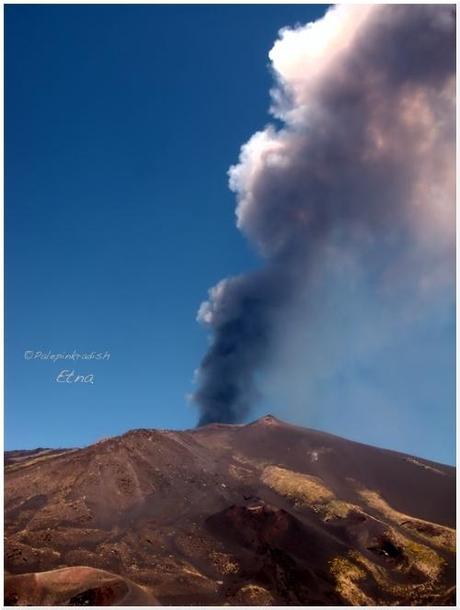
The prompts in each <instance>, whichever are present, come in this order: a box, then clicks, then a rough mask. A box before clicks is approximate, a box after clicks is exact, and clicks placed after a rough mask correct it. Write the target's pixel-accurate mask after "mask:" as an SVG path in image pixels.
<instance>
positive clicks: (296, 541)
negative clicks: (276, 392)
mask: <svg viewBox="0 0 460 610" xmlns="http://www.w3.org/2000/svg"><path fill="white" fill-rule="evenodd" d="M5 511H6V512H5V529H6V532H5V533H6V543H5V554H6V558H5V561H6V564H5V565H6V572H7V576H6V583H5V591H6V603H7V604H8V605H16V604H17V605H26V604H35V605H39V604H59V605H65V604H68V605H91V604H97V605H104V604H105V605H110V604H119V605H123V604H126V605H132V604H135V605H155V604H163V605H168V604H169V605H171V604H176V605H189V604H190V605H192V604H193V605H195V604H205V605H211V604H219V605H220V604H227V605H251V604H255V605H272V604H273V605H275V604H276V605H340V604H345V605H349V604H353V605H374V604H382V603H385V604H390V605H396V604H398V605H399V604H404V605H431V604H432V605H453V604H454V603H455V596H454V583H455V530H454V529H453V528H454V527H455V469H454V468H452V467H448V466H443V465H440V464H436V463H433V462H429V461H427V460H423V459H419V458H414V457H411V456H408V455H404V454H401V453H395V452H392V451H386V450H383V449H377V448H374V447H369V446H366V445H362V444H359V443H354V442H351V441H347V440H344V439H341V438H338V437H335V436H332V435H329V434H326V433H322V432H317V431H314V430H309V429H305V428H300V427H296V426H292V425H289V424H286V423H283V422H281V421H279V420H277V419H275V418H273V417H271V416H267V417H265V418H262V419H260V420H258V421H256V422H254V423H252V424H248V425H245V426H232V425H218V424H213V425H209V426H205V427H203V428H198V429H195V430H187V431H183V432H177V431H163V430H161V431H160V430H133V431H131V432H128V433H127V434H124V435H122V436H120V437H114V438H110V439H106V440H104V441H100V442H99V443H96V444H95V445H92V446H90V447H87V448H84V449H74V450H68V451H63V450H60V451H54V452H53V451H51V450H40V451H39V452H36V453H33V452H32V453H29V454H27V453H22V454H18V453H16V455H11V454H7V466H6V479H5Z"/></svg>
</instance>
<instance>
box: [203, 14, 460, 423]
mask: <svg viewBox="0 0 460 610" xmlns="http://www.w3.org/2000/svg"><path fill="white" fill-rule="evenodd" d="M269 58H270V60H271V67H272V70H273V74H274V78H275V86H274V88H273V90H272V92H271V94H272V108H271V112H272V114H273V116H275V117H276V118H277V119H278V120H280V121H281V122H282V126H281V127H280V128H276V127H274V126H273V125H269V126H267V127H266V128H265V129H263V130H262V131H259V132H257V133H255V134H254V135H253V136H252V137H251V138H250V140H249V141H248V142H247V143H246V144H244V145H243V146H242V149H241V153H240V158H239V163H238V164H237V165H235V166H233V167H231V168H230V170H229V178H230V188H231V189H232V190H233V191H234V192H235V193H236V197H237V210H236V216H237V225H238V227H239V229H240V230H241V231H242V232H243V233H244V234H245V235H246V236H247V238H248V239H249V240H250V242H251V243H252V244H254V246H255V247H256V248H257V249H258V251H259V253H260V255H261V257H262V258H263V259H264V266H263V267H262V268H261V269H260V270H259V271H255V272H252V273H249V274H246V275H241V276H239V277H234V278H228V279H224V280H222V281H221V282H220V283H219V284H218V285H217V286H216V287H215V288H213V289H211V290H210V294H209V299H208V301H206V302H205V303H203V304H202V306H201V308H200V311H199V314H198V319H199V321H200V322H202V323H203V324H204V325H205V326H207V327H208V328H209V329H210V330H211V344H210V348H209V351H208V353H207V354H206V355H205V357H204V359H203V361H202V363H201V365H200V367H199V369H198V371H197V375H196V381H197V384H198V388H197V390H196V392H195V393H194V396H193V398H194V401H195V402H196V403H197V405H198V407H199V410H200V420H199V425H203V424H207V423H211V422H226V423H232V422H239V421H243V420H244V419H245V418H246V417H247V415H248V414H249V412H250V410H251V408H252V406H253V405H254V404H255V402H256V401H257V399H258V397H259V389H258V380H259V378H260V375H261V374H262V373H263V371H264V370H267V368H269V367H270V366H271V365H273V363H274V362H278V365H277V366H279V362H280V358H279V352H280V345H281V344H283V345H284V348H285V346H286V342H288V343H289V341H290V339H289V334H290V335H291V336H292V333H294V335H295V333H296V331H295V328H296V327H297V328H308V325H309V324H312V323H313V322H314V320H315V316H314V312H315V311H317V310H318V308H319V309H321V304H320V303H318V299H320V298H322V297H320V294H321V289H319V288H318V286H321V285H324V284H326V285H327V283H328V281H333V278H334V277H335V278H337V274H339V275H340V272H341V271H340V270H341V268H342V266H343V265H344V261H347V260H352V261H354V263H353V265H354V268H355V267H358V268H359V269H361V271H360V273H361V275H362V274H363V273H364V274H365V276H366V287H367V288H366V290H371V291H373V294H375V295H377V297H378V298H379V299H380V300H382V299H385V298H386V296H388V295H391V299H390V301H391V303H392V304H393V311H390V312H389V314H388V315H389V316H393V317H394V316H400V315H401V311H402V310H404V315H403V318H404V319H406V318H407V316H408V315H409V317H410V316H411V315H412V316H423V310H424V306H425V305H426V302H427V300H429V299H430V295H437V296H439V294H442V293H443V292H444V291H449V290H451V289H452V286H453V272H454V251H455V9H454V7H453V6H449V5H393V6H391V5H369V6H365V5H361V6H350V5H348V6H345V5H342V6H338V7H334V8H332V9H330V10H329V11H328V12H327V13H326V15H325V16H324V17H323V18H322V19H321V20H319V21H317V22H314V23H310V24H307V25H306V26H303V27H296V28H294V29H292V28H285V29H283V30H281V32H280V34H279V39H278V40H277V41H276V42H275V44H274V46H273V48H272V49H271V51H270V53H269ZM353 265H352V266H351V267H353ZM347 269H348V271H347ZM350 269H351V268H350V267H348V268H347V266H346V265H345V267H344V273H349V274H350V276H349V277H350V281H353V277H354V276H353V271H352V270H350ZM331 270H332V271H331ZM362 270H364V271H362ZM331 278H332V279H331ZM321 282H322V283H321ZM332 290H333V287H332ZM403 300H404V303H405V304H407V303H410V308H409V309H410V314H407V308H406V307H405V306H404V307H403V308H402V309H401V308H400V307H398V306H397V305H396V303H397V302H398V301H403ZM390 301H388V302H390ZM339 309H340V307H339ZM293 312H295V313H293ZM288 318H289V320H288ZM293 319H294V320H295V323H294V324H293V323H292V320H293ZM354 322H355V328H354V332H355V333H356V335H358V336H359V334H360V331H363V328H364V327H365V326H366V325H365V324H364V327H363V328H361V326H360V323H359V320H357V321H356V320H355V321H354ZM376 323H377V324H378V321H376ZM383 326H384V324H383ZM288 329H289V331H288ZM293 329H294V330H293ZM284 330H286V332H284ZM365 330H366V329H365V328H364V331H365ZM283 335H284V336H283ZM280 338H281V339H280ZM316 341H317V343H318V352H319V351H320V349H321V348H320V345H321V335H320V336H319V337H318V336H316ZM284 348H283V349H284ZM284 351H285V352H286V350H285V349H284ZM288 351H289V350H288ZM293 353H295V354H296V355H295V358H296V359H298V358H299V357H301V356H300V354H299V352H298V350H293ZM320 362H321V354H319V355H318V359H317V362H316V363H315V367H313V368H315V369H316V370H317V369H318V368H321V367H320V365H319V364H318V363H320ZM283 365H284V366H285V367H289V362H286V361H284V363H283ZM307 374H308V372H307Z"/></svg>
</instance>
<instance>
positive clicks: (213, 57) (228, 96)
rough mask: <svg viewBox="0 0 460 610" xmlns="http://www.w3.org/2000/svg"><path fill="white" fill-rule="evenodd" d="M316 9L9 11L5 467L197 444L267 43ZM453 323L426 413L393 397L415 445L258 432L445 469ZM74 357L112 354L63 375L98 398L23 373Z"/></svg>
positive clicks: (240, 246)
mask: <svg viewBox="0 0 460 610" xmlns="http://www.w3.org/2000/svg"><path fill="white" fill-rule="evenodd" d="M325 8H326V7H325V6H324V5H323V6H318V7H315V6H311V5H310V6H308V5H306V6H302V5H294V6H282V5H268V6H236V5H235V6H145V5H144V6H142V5H139V6H116V5H112V6H108V5H107V6H103V5H102V6H82V5H80V6H78V5H77V6H71V5H63V6H32V5H30V6H25V5H22V6H21V5H8V6H6V7H5V27H6V40H5V53H6V56H5V147H6V148H5V151H6V161H5V222H6V237H5V247H6V270H5V275H6V302H5V314H6V346H5V355H6V407H5V445H6V448H7V449H13V448H31V447H37V446H53V447H56V446H77V445H85V444H88V443H91V442H93V441H96V440H98V439H99V438H101V437H104V436H108V435H113V434H118V433H122V432H125V431H126V430H127V429H130V428H140V427H154V428H156V427H158V428H184V427H192V426H194V425H195V422H196V419H197V414H196V411H195V410H194V408H193V407H192V406H190V405H189V404H187V401H186V399H185V395H186V394H187V393H189V392H190V391H191V390H192V375H193V371H194V369H195V368H196V367H197V366H198V364H199V361H200V359H201V358H202V356H203V354H204V352H205V350H206V347H207V338H206V333H205V331H204V330H203V329H202V328H200V327H199V325H198V324H197V323H196V321H195V316H196V312H197V309H198V307H199V304H200V302H201V301H202V300H203V299H204V298H205V297H206V294H207V290H208V289H209V287H210V286H212V285H214V284H215V283H216V282H217V281H218V280H220V279H221V278H222V277H224V276H228V275H232V274H237V273H240V272H243V271H246V270H247V269H249V268H251V267H253V266H255V265H257V264H258V261H257V258H256V257H255V256H254V254H253V253H252V252H251V250H250V248H249V246H248V245H247V244H246V242H245V240H244V239H243V237H242V236H241V235H240V233H239V232H238V230H237V229H236V227H235V222H234V207H235V201H234V195H233V194H232V193H231V192H230V191H229V189H228V187H227V175H226V172H227V169H228V167H229V166H230V165H231V164H232V163H234V162H235V161H236V160H237V157H238V151H239V148H240V146H241V144H243V143H244V142H245V141H247V139H248V138H249V137H250V136H251V134H252V133H254V131H256V130H257V129H259V128H261V127H263V126H264V125H265V124H266V123H267V122H268V121H269V120H270V117H269V114H268V107H269V103H270V100H269V89H270V87H271V85H272V79H271V75H270V70H269V67H268V56H267V54H268V51H269V49H270V48H271V46H272V44H273V41H274V40H275V38H276V35H277V32H278V30H279V29H280V28H281V27H283V26H287V25H294V24H295V23H304V22H306V21H311V20H314V19H316V18H317V17H319V16H321V15H322V14H323V13H324V11H325ZM453 319H454V318H453V310H451V311H450V312H449V314H448V316H447V318H446V322H445V323H444V324H443V326H442V328H436V329H435V330H434V331H432V332H431V335H430V333H429V332H428V331H429V330H430V329H429V328H428V330H427V329H425V331H426V332H428V335H429V336H428V338H425V339H423V341H424V343H423V345H425V346H430V345H431V346H434V347H433V354H435V356H433V357H435V358H436V360H437V361H438V362H439V361H441V362H442V363H443V366H442V369H443V370H444V373H443V374H444V377H439V375H438V377H437V378H436V379H435V380H434V381H433V383H432V384H431V385H430V386H429V388H427V389H426V391H424V392H423V399H422V402H423V400H425V402H424V403H423V408H422V409H419V408H418V404H417V405H415V401H419V399H420V397H419V394H420V391H417V392H416V391H414V395H413V397H412V396H407V384H406V386H404V388H402V385H401V382H398V383H395V387H397V388H399V389H401V388H402V390H401V391H402V392H403V393H404V392H405V393H406V395H405V401H403V403H404V405H406V407H405V408H407V421H408V424H407V428H408V429H414V434H413V435H412V436H408V435H407V434H404V435H399V434H398V433H397V431H396V433H395V432H394V431H392V430H391V426H390V427H388V428H385V429H380V428H379V426H377V428H378V430H376V429H375V427H374V428H372V429H370V428H367V429H366V426H365V425H364V426H363V422H362V419H360V417H359V413H355V414H354V415H353V414H352V415H351V417H350V418H349V419H348V420H347V421H345V420H343V418H341V417H340V416H339V414H338V411H337V409H335V410H334V409H332V410H331V414H330V416H329V417H327V416H326V417H322V418H321V419H318V418H316V417H315V416H314V415H312V414H309V413H308V412H305V413H303V414H301V415H299V413H296V414H295V415H293V414H292V412H289V411H287V412H286V413H283V408H282V406H281V405H279V404H276V405H268V404H262V405H260V408H259V410H258V412H257V413H256V414H255V416H257V415H258V414H262V412H264V411H267V410H268V409H269V408H270V410H272V411H275V412H276V414H277V415H278V416H280V417H283V415H284V416H285V418H286V419H291V421H297V422H298V423H301V424H303V425H307V426H308V425H311V426H312V427H319V428H323V429H326V430H330V431H332V432H335V433H337V434H343V435H345V436H348V437H350V438H355V439H357V440H362V441H363V442H372V443H375V444H379V445H382V446H386V447H389V448H395V449H399V450H403V451H407V452H411V453H416V454H419V455H425V456H427V457H431V458H433V459H437V460H439V461H444V462H453V460H454V436H453V435H454V433H453V425H454V370H453V365H452V363H453V353H454V352H453V349H454V343H453ZM426 332H425V334H426ZM422 334H423V333H422ZM433 335H435V337H434V338H433ZM73 349H76V350H77V351H80V352H91V351H97V352H99V351H104V350H108V351H109V352H110V353H111V359H110V361H108V362H98V363H95V362H92V363H87V364H78V365H75V366H74V367H71V368H75V370H76V371H77V372H78V373H81V374H89V373H93V374H94V375H95V383H94V384H92V385H91V384H59V383H56V381H55V379H56V376H57V374H58V373H59V371H60V370H61V369H62V368H65V367H63V366H61V365H60V364H57V363H56V364H53V363H51V362H46V361H26V360H25V359H24V352H25V351H26V350H42V351H49V350H50V351H51V352H63V351H64V352H66V351H72V350H73ZM428 349H430V348H429V347H428ZM390 359H391V356H390ZM429 366H431V364H430V363H427V362H425V363H423V362H422V363H421V364H420V366H419V367H418V368H417V370H416V372H414V373H413V374H414V379H415V378H416V377H417V376H418V374H419V371H420V370H428V369H429ZM420 367H421V368H420ZM392 374H393V375H396V376H397V374H398V372H397V371H393V373H392ZM411 374H412V373H411ZM409 376H410V375H409ZM412 382H413V381H412ZM380 383H385V380H384V379H383V380H380ZM334 391H335V392H336V393H337V392H339V393H341V395H342V396H343V395H344V390H343V386H341V387H340V388H330V389H329V394H332V395H334ZM436 397H437V398H438V399H439V400H440V402H441V403H442V406H441V407H439V405H436V406H433V400H435V398H436ZM355 399H356V394H355V393H353V392H351V393H350V401H352V400H355ZM327 400H328V402H329V403H330V402H331V397H330V396H329V397H328V399H327ZM339 411H340V409H339ZM414 422H418V423H417V424H416V425H415V424H414Z"/></svg>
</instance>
